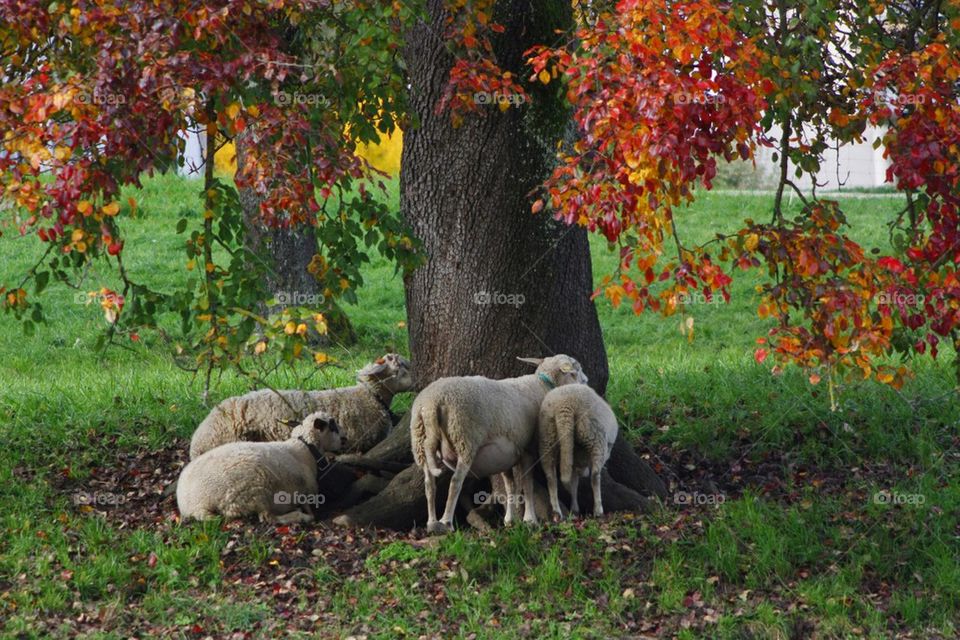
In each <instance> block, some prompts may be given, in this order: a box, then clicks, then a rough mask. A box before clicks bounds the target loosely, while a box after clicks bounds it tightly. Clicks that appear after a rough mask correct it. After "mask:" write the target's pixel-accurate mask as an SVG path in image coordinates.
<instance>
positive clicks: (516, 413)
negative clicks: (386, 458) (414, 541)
mask: <svg viewBox="0 0 960 640" xmlns="http://www.w3.org/2000/svg"><path fill="white" fill-rule="evenodd" d="M520 360H522V361H524V362H529V363H531V364H534V365H536V366H537V370H536V372H535V373H533V374H530V375H526V376H521V377H519V378H507V379H505V380H491V379H490V378H485V377H482V376H467V377H451V378H441V379H439V380H436V381H435V382H433V383H431V384H430V385H428V386H427V387H426V388H425V389H424V390H423V391H421V392H420V394H419V395H418V396H417V397H416V399H415V400H414V401H413V408H412V410H411V420H410V440H411V445H412V448H413V455H414V460H415V461H416V463H417V466H419V467H420V468H421V469H423V477H424V484H425V492H426V496H427V530H428V531H429V532H431V533H442V532H445V531H449V530H451V529H452V528H453V512H454V510H455V508H456V505H457V500H458V499H459V497H460V491H461V489H462V488H463V482H464V480H465V479H466V477H467V474H468V473H470V474H473V475H474V476H476V477H478V478H485V477H489V476H492V475H494V474H497V473H499V474H502V477H503V481H504V485H505V487H506V491H507V493H508V499H507V508H506V512H507V513H506V517H505V518H504V522H506V523H507V524H510V523H511V522H513V520H514V518H515V515H516V514H515V509H516V505H517V503H518V502H519V498H518V495H517V491H516V484H518V483H521V482H522V484H523V493H524V515H523V520H524V521H525V522H530V523H535V522H536V521H537V516H536V513H535V511H534V496H533V477H532V475H531V474H532V471H533V466H534V464H535V462H534V460H533V456H532V454H531V453H530V452H529V451H528V449H529V448H530V445H531V444H532V441H533V438H534V435H535V433H536V429H537V416H538V415H539V411H540V403H541V402H542V401H543V397H544V396H545V395H546V393H547V391H549V390H550V389H552V388H554V387H557V386H560V385H564V384H571V383H576V382H586V381H587V377H586V375H584V373H583V369H582V368H581V366H580V363H579V362H577V361H576V360H574V359H573V358H571V357H570V356H565V355H556V356H552V357H550V358H546V359H534V358H520ZM444 465H446V466H448V467H450V468H451V469H453V470H454V471H453V478H452V479H451V481H450V489H449V491H448V492H447V505H446V509H445V510H444V512H443V517H442V518H441V519H440V520H439V521H438V520H437V514H436V504H435V502H436V491H437V489H436V476H439V475H440V474H441V473H442V472H443V468H444ZM511 470H512V471H513V476H512V477H511V475H510V473H509V472H510V471H511Z"/></svg>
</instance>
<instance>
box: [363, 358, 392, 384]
mask: <svg viewBox="0 0 960 640" xmlns="http://www.w3.org/2000/svg"><path fill="white" fill-rule="evenodd" d="M388 369H389V365H388V364H387V363H386V362H384V360H383V358H379V359H378V360H377V362H374V363H373V364H368V365H367V366H365V367H364V368H363V369H361V370H360V373H358V374H357V377H358V378H360V379H364V378H379V377H381V376H382V375H383V374H384V373H385V372H386V371H387V370H388Z"/></svg>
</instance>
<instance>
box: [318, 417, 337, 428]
mask: <svg viewBox="0 0 960 640" xmlns="http://www.w3.org/2000/svg"><path fill="white" fill-rule="evenodd" d="M331 422H333V421H332V420H328V419H327V418H319V417H318V418H314V420H313V428H314V429H319V430H320V431H326V430H327V429H329V428H330V423H331Z"/></svg>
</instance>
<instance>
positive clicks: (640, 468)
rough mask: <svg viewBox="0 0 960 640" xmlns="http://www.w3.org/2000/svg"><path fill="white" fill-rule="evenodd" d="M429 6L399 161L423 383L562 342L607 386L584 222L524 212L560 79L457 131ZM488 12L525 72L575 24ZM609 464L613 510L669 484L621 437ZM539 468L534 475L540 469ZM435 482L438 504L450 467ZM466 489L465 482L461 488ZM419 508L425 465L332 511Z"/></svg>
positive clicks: (417, 364)
mask: <svg viewBox="0 0 960 640" xmlns="http://www.w3.org/2000/svg"><path fill="white" fill-rule="evenodd" d="M427 5H428V12H429V19H430V22H431V24H430V25H425V24H419V25H417V26H415V27H414V28H412V29H411V31H410V33H409V34H408V38H407V42H408V45H407V49H406V51H405V57H406V61H407V68H408V72H409V76H410V83H411V98H410V100H411V105H412V107H413V110H414V111H415V113H416V116H417V121H418V126H415V127H413V128H411V129H409V130H408V131H406V132H405V134H404V145H403V157H402V164H401V171H400V191H401V196H400V207H401V212H402V214H403V216H404V218H405V219H406V221H407V223H408V224H409V225H410V226H411V228H412V230H413V233H414V235H416V236H417V237H418V238H419V239H420V240H421V241H422V242H423V251H424V252H425V254H426V257H427V262H426V264H425V265H424V266H422V267H420V268H418V269H416V270H415V271H414V272H413V273H411V274H410V275H408V276H407V278H406V280H405V286H406V301H407V318H408V323H407V326H408V327H409V332H410V351H411V355H412V359H413V364H414V370H415V375H416V376H417V383H418V387H419V388H422V387H423V386H425V385H426V384H428V383H429V382H431V381H433V380H435V379H437V378H439V377H443V376H456V375H475V374H482V375H487V376H490V377H494V378H503V377H510V376H516V375H523V374H526V373H529V372H530V368H529V365H525V364H523V363H520V362H518V361H517V360H516V357H517V356H548V355H553V354H556V353H565V354H568V355H571V356H573V357H575V358H576V359H577V360H579V361H580V362H581V364H582V365H583V367H584V370H585V371H586V373H587V375H588V376H589V378H590V385H591V386H592V387H593V388H594V389H596V390H597V391H598V392H599V393H601V394H602V393H603V392H604V391H605V389H606V385H607V377H608V368H607V358H606V352H605V350H604V345H603V336H602V334H601V331H600V323H599V320H598V318H597V313H596V309H595V308H594V306H593V302H592V301H591V300H590V293H591V291H592V289H593V274H592V270H591V262H590V252H589V244H588V242H587V236H586V232H585V231H584V230H583V229H581V228H578V227H567V226H565V225H563V224H560V223H558V222H556V221H554V220H553V219H551V218H550V217H549V216H547V215H544V214H538V215H534V214H532V213H531V211H530V206H531V199H530V197H529V195H528V194H529V192H530V191H531V190H532V189H534V188H535V187H537V186H538V185H539V184H541V182H542V181H543V179H544V178H545V177H546V176H547V175H548V172H549V171H550V169H551V168H552V166H553V161H554V155H555V149H556V143H557V141H558V140H560V139H561V138H562V137H563V134H564V131H565V128H566V125H567V123H568V121H569V114H568V113H567V111H566V109H565V108H564V106H563V105H562V103H561V98H562V96H561V95H560V93H559V91H560V89H559V83H551V84H550V85H547V86H546V87H543V86H538V87H534V88H532V89H531V91H532V92H534V93H535V95H534V96H533V97H534V101H533V102H532V104H526V105H521V106H519V107H516V106H511V107H510V108H509V109H507V110H506V111H501V110H500V109H499V108H497V107H496V106H495V105H490V104H486V105H481V107H480V108H481V111H482V113H481V114H480V115H473V114H468V115H467V116H466V117H465V118H464V123H463V124H462V125H461V126H460V127H457V128H454V127H453V126H452V125H451V121H450V114H449V113H447V112H443V113H436V112H435V107H436V106H437V104H438V102H439V100H440V98H441V96H442V93H443V90H444V87H445V85H446V82H447V79H448V75H449V69H450V66H451V64H452V59H451V57H450V55H449V53H448V51H447V49H446V47H445V46H444V41H443V40H442V39H441V38H440V37H439V36H438V35H437V34H438V33H442V32H443V25H444V15H443V10H442V6H443V2H442V0H428V2H427ZM496 9H497V12H496V13H497V14H498V15H495V19H496V20H497V21H499V22H500V23H501V24H503V25H504V26H505V27H506V32H505V33H504V34H503V35H502V36H501V37H500V38H499V39H498V40H497V41H496V42H495V43H494V48H495V49H496V52H497V58H498V61H499V62H500V64H501V66H502V67H503V68H504V69H505V70H509V71H511V72H513V73H514V74H516V75H520V74H521V73H528V72H529V71H528V70H527V69H524V68H523V65H522V62H523V60H522V53H523V51H525V50H526V49H527V48H528V47H530V46H531V45H533V44H537V43H542V42H549V41H552V40H554V39H555V34H554V29H557V28H561V29H562V28H565V27H568V26H569V25H570V23H571V13H570V12H571V10H570V3H569V2H566V1H565V0H532V1H529V0H528V1H527V2H519V1H511V2H499V3H498V4H497V6H496ZM487 102H493V101H492V100H488V101H487ZM395 435H396V437H395V438H391V439H390V440H391V441H390V443H389V444H386V445H385V446H384V447H383V450H382V451H381V452H380V455H378V456H377V457H379V458H381V459H383V458H385V457H389V458H392V459H396V460H407V459H409V458H406V457H405V456H406V455H408V452H409V430H408V429H407V430H405V431H402V432H401V431H398V432H397V433H396V434H395ZM403 437H406V438H407V440H406V442H403V441H402V438H403ZM372 453H373V452H371V453H370V454H368V455H370V456H371V457H373V456H372ZM610 465H611V467H610V468H611V471H610V474H606V473H605V474H604V480H603V482H604V484H603V492H604V495H605V497H604V503H605V506H606V508H607V509H608V510H609V511H616V510H644V509H645V508H646V507H647V501H646V499H645V498H644V497H643V496H642V495H641V494H646V495H650V494H653V495H664V494H665V493H666V491H665V487H664V486H663V483H662V482H661V481H660V480H659V478H657V476H656V474H655V473H653V471H652V470H650V469H649V467H648V465H646V463H645V462H644V461H643V460H642V459H640V458H639V457H638V456H636V454H635V453H634V452H633V450H632V449H630V447H629V446H624V445H623V444H618V447H617V450H616V451H615V454H614V456H613V457H612V458H611V460H610ZM631 467H636V469H635V470H634V471H632V472H631V471H629V469H630V468H631ZM614 469H616V472H614ZM533 472H534V473H536V474H537V476H538V478H539V476H540V471H539V469H535V470H534V471H533ZM441 480H442V481H443V482H442V483H441V484H440V485H438V492H437V494H438V495H437V498H438V505H439V506H440V508H442V506H443V494H445V492H446V483H447V482H448V481H449V474H445V475H444V476H442V477H441ZM475 486H477V487H480V486H487V483H486V482H484V483H482V485H481V484H477V485H475ZM495 487H496V483H495V482H494V490H495ZM537 489H538V496H540V497H538V500H537V502H538V506H540V509H539V510H540V511H542V512H543V513H542V514H541V515H542V516H543V515H547V512H546V503H545V501H544V497H545V492H544V491H543V490H542V487H537ZM472 490H473V489H472V488H471V487H467V486H465V487H464V489H463V492H462V494H461V495H471V492H472ZM586 504H589V501H588V502H587V503H586ZM462 507H463V505H461V509H460V511H462V512H463V515H467V514H470V515H469V518H470V521H472V522H473V523H474V524H475V526H484V525H483V523H486V522H489V521H490V520H491V518H490V514H489V511H490V509H489V508H486V507H485V508H481V509H469V508H466V509H464V508H462ZM425 509H426V500H425V498H424V483H423V472H422V471H421V470H420V469H419V468H416V467H414V466H411V467H409V468H408V469H406V470H404V471H402V472H400V473H398V474H397V475H396V476H395V477H394V478H393V480H392V481H391V482H390V484H389V485H387V486H386V488H385V489H384V490H383V491H381V492H380V493H379V494H377V495H376V496H375V497H373V498H371V499H370V500H368V501H366V502H364V503H362V504H359V505H357V506H355V507H353V508H350V509H348V510H347V511H346V512H345V513H344V514H343V515H342V516H340V517H339V518H337V519H336V520H335V522H336V523H338V524H343V525H347V524H372V525H379V526H386V527H391V528H409V527H410V526H411V525H412V524H413V523H414V522H416V523H418V524H420V523H422V522H423V518H424V515H425Z"/></svg>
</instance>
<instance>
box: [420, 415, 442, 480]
mask: <svg viewBox="0 0 960 640" xmlns="http://www.w3.org/2000/svg"><path fill="white" fill-rule="evenodd" d="M438 413H439V410H438V408H437V406H436V405H434V404H430V403H427V404H426V406H423V407H421V408H420V414H419V415H418V416H417V419H418V420H420V422H421V429H422V430H423V434H424V436H423V437H424V443H423V453H424V462H426V465H427V468H428V469H429V470H430V474H431V475H434V476H439V475H442V474H443V469H442V468H441V467H440V465H438V464H437V458H438V457H440V455H439V454H440V452H441V450H442V447H441V438H442V437H443V432H442V431H441V429H440V420H439V416H438V415H437V414H438Z"/></svg>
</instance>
